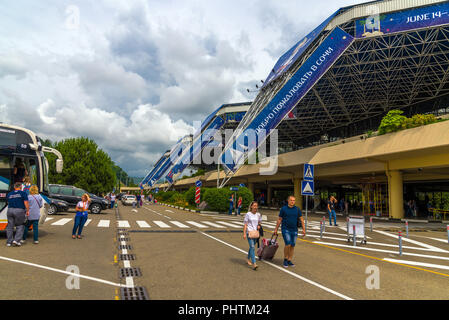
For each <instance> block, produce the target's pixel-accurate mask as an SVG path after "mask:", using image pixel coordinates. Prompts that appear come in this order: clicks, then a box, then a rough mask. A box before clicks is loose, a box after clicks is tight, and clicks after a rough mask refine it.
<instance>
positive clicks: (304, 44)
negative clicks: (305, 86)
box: [263, 10, 340, 87]
mask: <svg viewBox="0 0 449 320" xmlns="http://www.w3.org/2000/svg"><path fill="white" fill-rule="evenodd" d="M339 12H340V10H338V11H336V12H335V13H334V14H333V15H331V16H330V17H329V18H327V19H326V20H325V21H324V22H323V23H322V24H320V25H319V26H318V27H316V28H315V29H314V30H313V31H312V32H311V33H309V34H308V35H307V36H305V37H304V38H303V39H301V40H300V41H299V42H298V43H296V44H295V46H294V47H293V48H291V49H290V50H288V51H287V52H286V53H284V55H283V56H282V57H280V58H279V60H278V61H277V63H276V65H275V66H274V68H273V70H272V71H271V73H270V74H269V75H268V78H267V79H266V80H265V82H264V85H263V87H264V86H267V85H268V84H269V83H270V82H271V81H273V80H275V79H277V78H278V77H279V76H280V75H282V74H283V73H284V72H286V71H287V70H288V69H289V68H290V67H291V66H292V65H293V64H294V63H295V62H296V60H297V59H298V58H299V57H300V56H301V55H302V54H303V53H304V52H305V51H306V50H307V49H308V48H309V46H310V45H311V44H312V43H313V42H314V41H315V40H316V39H317V38H318V36H319V35H320V33H321V32H322V31H323V30H324V28H326V26H327V25H328V24H329V22H330V21H331V20H332V19H333V18H334V17H335V16H336V15H337V14H338V13H339Z"/></svg>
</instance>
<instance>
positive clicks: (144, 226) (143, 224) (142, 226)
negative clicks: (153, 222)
mask: <svg viewBox="0 0 449 320" xmlns="http://www.w3.org/2000/svg"><path fill="white" fill-rule="evenodd" d="M136 223H137V224H138V225H139V227H141V228H151V226H150V225H149V224H148V223H147V222H146V221H136Z"/></svg>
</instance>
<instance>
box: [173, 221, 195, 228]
mask: <svg viewBox="0 0 449 320" xmlns="http://www.w3.org/2000/svg"><path fill="white" fill-rule="evenodd" d="M170 222H171V223H173V224H174V225H175V226H177V227H179V228H182V229H187V228H190V227H189V226H186V225H185V224H183V223H181V222H179V221H170Z"/></svg>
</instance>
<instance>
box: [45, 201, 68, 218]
mask: <svg viewBox="0 0 449 320" xmlns="http://www.w3.org/2000/svg"><path fill="white" fill-rule="evenodd" d="M49 199H50V201H51V203H50V208H48V214H49V215H52V214H55V213H57V212H64V211H69V204H68V202H67V201H64V200H60V199H53V198H49Z"/></svg>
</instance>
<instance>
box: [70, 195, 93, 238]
mask: <svg viewBox="0 0 449 320" xmlns="http://www.w3.org/2000/svg"><path fill="white" fill-rule="evenodd" d="M90 201H91V200H90V198H89V195H88V194H87V193H85V194H83V196H82V197H81V201H80V202H78V204H77V205H76V216H75V224H74V226H73V231H72V239H75V238H78V239H81V233H82V232H83V227H84V224H85V223H86V221H87V215H88V213H89V212H88V209H89V204H90ZM77 230H78V235H77V236H76V232H77Z"/></svg>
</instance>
